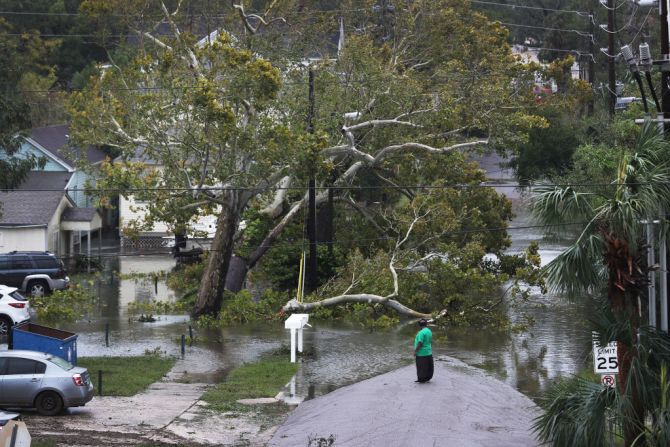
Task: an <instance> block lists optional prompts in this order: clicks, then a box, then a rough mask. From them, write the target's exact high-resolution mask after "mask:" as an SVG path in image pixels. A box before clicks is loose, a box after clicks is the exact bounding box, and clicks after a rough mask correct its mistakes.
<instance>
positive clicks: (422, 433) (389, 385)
mask: <svg viewBox="0 0 670 447" xmlns="http://www.w3.org/2000/svg"><path fill="white" fill-rule="evenodd" d="M415 379H416V374H415V368H414V366H413V365H410V366H407V367H404V368H400V369H398V370H395V371H392V372H390V373H387V374H383V375H380V376H377V377H373V378H371V379H368V380H364V381H362V382H359V383H356V384H354V385H351V386H347V387H344V388H340V389H338V390H336V391H334V392H332V393H329V394H327V395H324V396H321V397H318V398H316V399H313V400H310V401H306V402H303V403H302V404H300V406H298V408H297V409H296V410H294V411H293V412H292V413H291V415H290V416H289V418H288V419H287V421H286V422H285V423H284V424H283V425H282V426H281V427H280V428H279V429H278V430H277V432H276V433H275V435H274V436H273V438H272V440H271V441H270V442H269V444H268V446H269V447H270V446H271V447H313V446H322V445H327V446H331V445H332V446H333V447H345V446H346V447H373V446H375V447H376V446H386V447H407V446H413V447H433V446H434V447H442V446H444V447H447V446H458V447H468V446H496V447H505V446H510V447H511V446H514V447H522V446H536V445H538V443H537V441H536V440H535V438H534V436H533V434H532V431H531V425H532V420H533V418H534V417H536V416H537V415H538V414H539V410H538V408H537V407H536V406H535V404H534V403H533V402H532V401H531V400H530V399H528V398H527V397H526V396H524V395H523V394H521V393H519V392H518V391H516V390H515V389H514V388H512V387H511V386H509V385H507V384H505V383H503V382H501V381H499V380H497V379H495V378H493V377H491V376H489V375H487V374H486V373H485V372H483V371H481V370H477V369H474V368H471V367H469V366H467V365H466V364H464V363H462V362H460V361H458V360H455V359H451V358H440V359H438V361H436V362H435V376H434V378H433V380H432V381H431V382H429V383H427V384H418V383H414V380H415Z"/></svg>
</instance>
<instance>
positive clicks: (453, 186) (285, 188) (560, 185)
mask: <svg viewBox="0 0 670 447" xmlns="http://www.w3.org/2000/svg"><path fill="white" fill-rule="evenodd" d="M648 185H670V181H668V182H630V183H616V182H610V183H543V184H538V185H528V186H525V185H519V184H513V183H486V182H482V183H476V184H464V183H454V184H447V185H421V184H418V185H417V184H410V185H395V186H392V187H391V186H383V185H364V186H363V185H357V186H356V185H330V186H318V185H317V186H316V187H315V188H316V189H317V190H324V191H326V190H329V189H333V190H338V191H346V190H388V189H406V190H411V189H418V190H421V189H425V190H439V189H476V188H513V189H521V190H526V191H533V190H543V189H547V188H574V187H579V188H584V187H599V188H615V187H619V186H648ZM268 189H270V190H273V191H304V190H306V189H307V187H306V186H276V187H271V188H268ZM256 190H258V188H257V187H254V186H212V187H203V188H201V191H203V192H205V191H256ZM69 191H72V192H101V193H115V192H124V193H135V192H194V191H197V189H195V188H192V187H154V188H67V189H65V188H18V189H11V190H0V194H3V193H4V194H7V193H13V192H69Z"/></svg>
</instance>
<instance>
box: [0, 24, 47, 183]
mask: <svg viewBox="0 0 670 447" xmlns="http://www.w3.org/2000/svg"><path fill="white" fill-rule="evenodd" d="M13 31H14V30H13V28H12V26H11V25H10V24H9V23H8V22H7V21H5V20H4V19H2V18H0V58H1V59H2V60H3V61H4V62H3V64H2V65H0V83H1V84H2V85H3V90H2V91H0V172H2V175H1V176H0V189H11V188H13V187H15V186H16V185H18V184H19V183H21V181H22V180H23V179H24V177H25V175H26V174H27V173H28V172H29V171H30V169H32V168H33V167H35V166H36V165H38V164H39V162H40V160H38V159H36V158H22V157H17V156H16V155H15V154H16V150H17V149H18V147H19V144H20V140H19V139H18V138H17V136H18V135H19V133H20V132H22V131H25V130H26V129H29V128H30V126H31V115H30V104H28V102H26V98H25V96H24V94H23V92H22V91H21V84H22V82H25V80H26V79H29V78H30V77H33V76H38V75H40V74H43V73H45V72H46V73H48V70H49V68H48V67H47V66H45V65H44V64H43V62H42V57H43V56H44V53H45V48H44V46H43V45H42V43H41V42H40V40H39V38H38V36H37V35H36V34H25V35H23V36H20V37H17V36H14V35H13V34H14V33H13Z"/></svg>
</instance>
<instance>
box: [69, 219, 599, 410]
mask: <svg viewBox="0 0 670 447" xmlns="http://www.w3.org/2000/svg"><path fill="white" fill-rule="evenodd" d="M527 224H528V218H527V217H525V216H521V217H518V218H517V219H516V220H515V222H514V223H513V224H512V225H513V226H517V227H523V226H527ZM511 233H512V238H513V241H514V244H513V247H512V249H511V251H512V252H514V251H517V252H518V251H521V250H523V248H525V246H527V245H528V243H529V242H530V241H532V240H537V239H538V238H539V237H540V236H541V235H540V234H539V233H538V232H536V231H534V230H528V229H518V230H513V231H511ZM560 250H561V246H560V245H558V244H544V243H542V244H541V254H542V256H543V262H547V260H549V259H552V258H553V257H555V256H556V254H558V253H559V252H560ZM173 265H174V260H173V259H172V258H170V257H167V256H143V257H120V258H118V259H110V260H108V264H107V265H106V268H105V271H104V272H103V274H102V275H101V280H100V281H98V283H97V284H96V287H97V291H98V295H99V302H98V305H97V306H96V308H95V311H94V312H93V314H92V315H91V316H90V317H89V318H88V319H86V320H84V321H80V322H77V323H75V324H74V325H70V326H68V329H70V330H74V331H76V332H77V333H79V347H78V349H79V356H80V357H81V356H90V355H141V354H143V353H144V352H145V351H153V350H156V349H158V350H160V351H162V352H164V353H166V354H168V355H174V356H180V345H179V338H180V336H181V335H182V334H185V335H187V336H188V325H189V320H188V316H186V315H182V316H158V318H159V319H158V321H157V322H155V323H138V322H136V321H132V320H131V318H130V315H129V314H128V303H130V302H133V301H148V300H161V301H173V300H175V295H174V293H173V292H172V291H170V290H169V289H168V288H167V287H166V285H165V283H164V282H162V281H159V282H158V284H157V285H156V284H155V283H154V282H153V280H151V279H122V280H119V279H118V277H116V276H114V275H112V274H111V272H113V271H119V272H121V273H122V274H131V273H151V272H156V271H160V270H169V269H171V268H172V266H173ZM523 311H525V312H528V313H529V314H530V315H531V316H532V317H533V318H534V320H535V325H534V326H533V327H532V328H531V329H530V330H529V331H527V332H523V333H510V332H493V331H482V330H478V329H477V330H472V329H446V330H444V329H438V328H435V329H434V334H435V336H434V339H435V346H434V350H435V355H436V356H441V355H448V356H453V357H456V358H458V359H460V360H463V361H464V362H466V363H468V364H470V365H473V366H476V367H480V368H483V369H486V370H487V371H489V372H490V373H491V374H493V375H494V376H496V377H498V378H499V379H501V380H503V381H505V382H506V383H508V384H509V385H511V386H513V387H515V388H517V389H519V390H520V391H522V392H524V393H525V394H527V395H529V396H531V397H537V396H539V395H540V393H541V392H542V391H543V390H544V389H546V387H547V385H548V384H549V383H550V382H551V381H552V380H554V379H556V378H557V377H560V376H567V375H571V374H574V373H576V372H578V371H579V370H580V369H582V368H583V367H584V365H585V359H586V356H587V355H588V350H589V344H590V335H589V334H590V331H589V329H588V324H587V323H586V321H585V319H586V317H587V316H588V313H589V310H588V308H587V306H586V305H585V304H584V303H567V302H565V301H563V300H560V299H558V298H556V297H553V296H539V295H535V296H533V297H531V300H530V302H529V304H527V305H524V308H523ZM510 312H511V317H512V320H517V319H518V318H519V316H518V315H517V312H516V311H510ZM311 323H312V325H313V328H311V329H307V330H306V331H305V333H304V336H305V347H306V350H307V351H309V354H308V355H305V356H304V357H302V359H301V360H302V362H303V367H302V368H301V369H300V372H299V373H298V376H297V377H296V381H295V386H296V393H297V394H298V395H301V396H307V397H312V396H317V395H320V394H324V393H327V392H329V391H332V390H333V389H335V388H337V387H340V386H343V385H347V384H350V383H354V382H357V381H360V380H363V379H366V378H369V377H372V376H375V375H378V374H380V373H384V372H387V371H390V370H392V369H395V368H397V367H399V366H403V365H406V364H409V363H411V362H413V356H412V342H413V338H414V334H415V332H416V330H417V328H416V327H415V326H414V325H405V326H401V327H399V328H396V329H395V330H392V331H388V332H370V331H368V330H364V329H360V328H357V327H354V326H352V325H350V324H347V323H346V322H318V321H317V322H311ZM105 324H109V328H110V346H109V347H106V346H105V333H104V330H105ZM196 334H197V336H196V343H195V344H193V345H192V346H190V345H189V346H187V349H186V360H187V361H186V362H185V363H186V364H187V365H189V366H188V367H186V369H188V370H189V372H190V373H191V374H192V377H201V378H202V377H212V378H220V376H221V375H222V374H223V373H222V371H228V370H229V369H230V368H233V367H235V366H238V365H239V364H241V363H244V362H248V361H252V360H254V359H256V358H258V356H259V355H261V354H262V353H264V352H267V351H271V350H274V349H278V348H281V347H283V346H286V345H287V344H288V342H289V339H288V331H285V330H284V328H283V324H281V323H274V324H271V325H267V324H262V325H246V326H241V327H229V328H225V329H222V330H216V331H196ZM287 357H288V354H287Z"/></svg>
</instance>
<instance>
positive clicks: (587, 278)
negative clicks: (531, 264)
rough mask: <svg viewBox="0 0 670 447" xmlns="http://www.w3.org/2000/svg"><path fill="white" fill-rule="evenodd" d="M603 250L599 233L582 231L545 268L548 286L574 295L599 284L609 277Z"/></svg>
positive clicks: (559, 291)
mask: <svg viewBox="0 0 670 447" xmlns="http://www.w3.org/2000/svg"><path fill="white" fill-rule="evenodd" d="M602 253H603V241H602V239H601V237H600V236H599V235H598V234H582V236H581V237H580V238H579V239H578V240H577V242H575V243H574V244H573V245H571V246H570V247H568V248H567V249H566V250H565V251H564V252H563V253H561V254H560V255H558V256H557V257H556V258H555V259H554V260H552V261H551V262H550V263H549V264H547V265H546V266H545V267H544V269H543V275H544V278H545V280H546V281H547V284H548V285H549V289H550V290H552V291H554V292H558V293H564V294H566V295H568V296H569V297H575V296H578V295H579V294H581V293H584V292H589V291H592V290H593V289H594V288H597V287H599V285H601V284H603V282H604V281H605V279H606V277H605V274H606V271H605V268H604V266H603V264H602Z"/></svg>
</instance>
